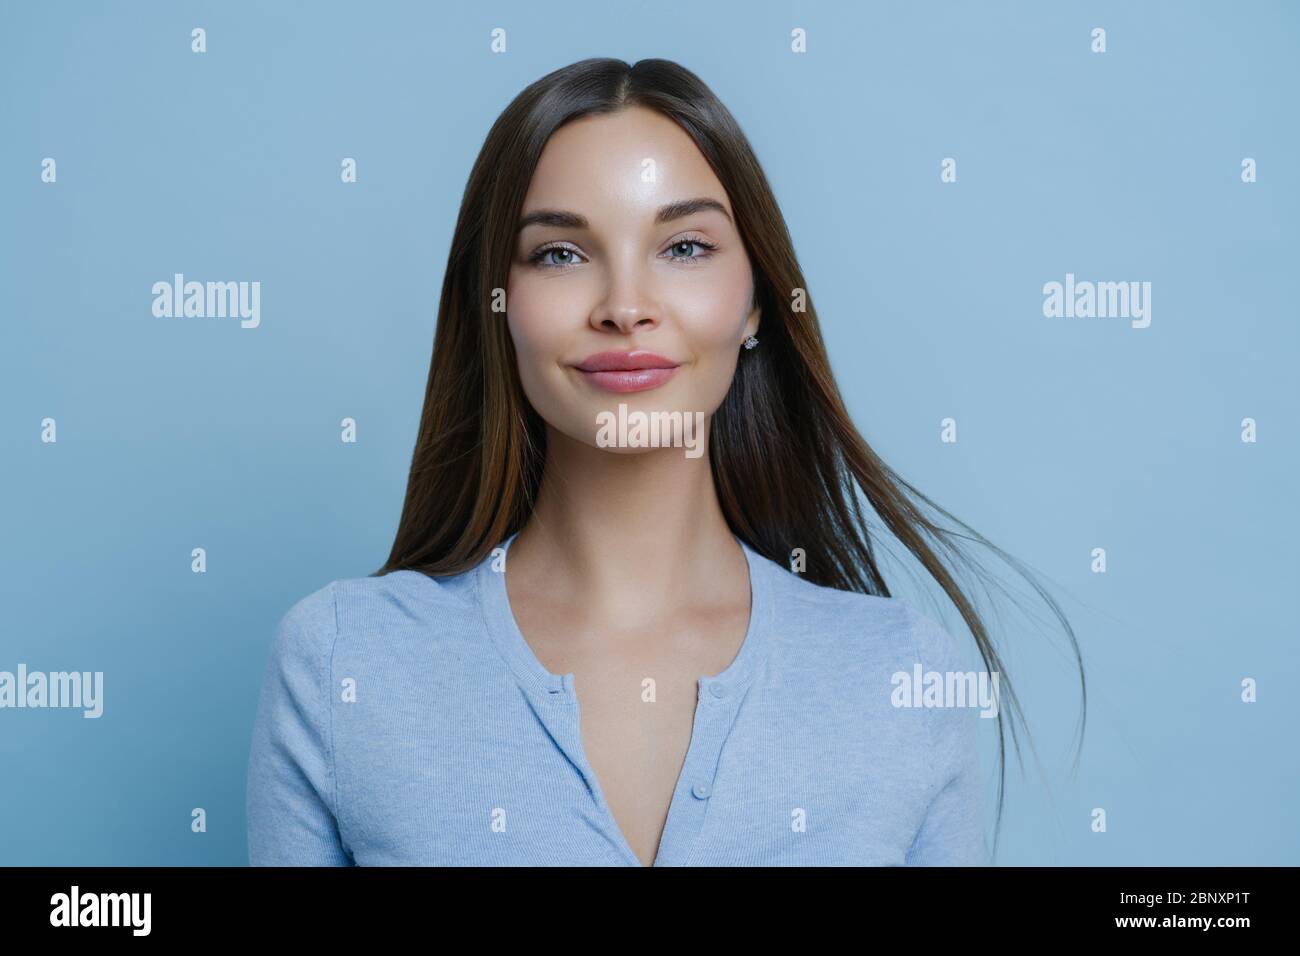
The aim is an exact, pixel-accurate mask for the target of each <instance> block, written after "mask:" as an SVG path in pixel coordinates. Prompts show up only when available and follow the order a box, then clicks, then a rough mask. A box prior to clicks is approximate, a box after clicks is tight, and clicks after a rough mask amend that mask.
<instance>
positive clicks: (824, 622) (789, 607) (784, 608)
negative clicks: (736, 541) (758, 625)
mask: <svg viewBox="0 0 1300 956" xmlns="http://www.w3.org/2000/svg"><path fill="white" fill-rule="evenodd" d="M769 578H770V580H771V582H772V584H771V587H772V610H773V617H774V619H775V621H776V623H777V629H778V631H779V632H781V633H783V634H785V635H786V636H787V641H791V640H794V641H798V642H800V643H802V644H804V645H805V646H809V647H815V648H817V649H818V651H819V652H821V654H822V656H823V658H824V659H829V660H836V661H837V662H838V663H843V664H850V663H854V662H856V663H867V664H871V665H875V666H880V667H885V666H888V667H891V668H895V669H909V668H911V667H912V666H913V665H915V664H916V663H920V664H922V665H923V666H924V667H925V668H926V669H927V670H930V669H934V670H948V669H951V668H952V667H954V666H955V665H956V663H957V662H958V661H959V660H960V659H961V647H960V644H959V643H958V641H957V639H956V638H955V637H954V636H953V635H952V633H951V632H949V631H948V630H947V629H946V628H945V627H944V626H943V625H942V624H940V623H939V622H938V620H937V619H936V618H935V617H933V616H931V615H930V614H928V613H926V612H923V611H921V610H919V609H918V608H917V607H916V606H915V605H913V604H912V603H910V602H909V601H906V600H903V599H901V598H896V597H883V596H880V595H875V594H863V593H861V592H858V591H844V590H840V589H839V588H832V587H826V586H823V585H819V584H815V583H813V582H811V581H809V580H807V579H806V578H803V577H801V576H800V575H798V574H796V573H794V572H792V571H787V570H786V569H784V568H782V567H781V566H779V565H776V564H773V566H772V569H771V572H770V574H769Z"/></svg>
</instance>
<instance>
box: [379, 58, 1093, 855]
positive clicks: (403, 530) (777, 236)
mask: <svg viewBox="0 0 1300 956" xmlns="http://www.w3.org/2000/svg"><path fill="white" fill-rule="evenodd" d="M631 106H642V107H647V108H650V109H654V110H658V111H659V112H660V113H662V114H664V115H665V116H667V117H669V118H670V119H672V120H674V121H675V122H676V123H677V124H678V125H679V126H680V127H681V128H682V129H683V130H684V131H685V132H686V133H687V134H689V135H690V137H691V138H692V139H693V140H694V142H695V145H696V146H697V147H698V148H699V150H700V152H701V153H702V154H703V155H704V158H705V159H706V160H707V161H708V163H709V165H710V166H711V167H712V168H713V171H714V173H715V175H717V177H718V179H719V180H720V181H721V183H722V185H723V187H724V188H725V189H726V190H727V195H728V197H729V198H730V200H731V204H732V209H733V212H734V214H735V224H736V227H737V229H738V231H739V233H740V236H741V239H742V241H743V242H744V245H745V249H746V251H747V252H748V254H749V257H750V262H751V264H752V267H753V272H754V288H755V293H754V294H755V300H756V304H758V305H760V306H761V308H762V320H761V327H762V333H763V344H762V347H761V348H758V349H754V350H752V351H746V352H745V353H743V354H742V356H741V361H740V362H739V363H738V364H737V368H736V374H735V378H734V380H733V382H732V385H731V389H730V391H728V393H727V395H726V398H725V399H724V400H723V402H722V405H721V406H720V407H719V408H718V410H717V411H716V413H715V414H714V415H713V418H712V423H711V433H710V438H709V458H710V462H711V465H712V469H713V478H714V483H715V485H716V488H717V493H718V499H719V501H720V503H721V505H722V511H723V514H724V515H725V516H726V520H727V523H728V524H729V525H730V526H731V529H732V531H733V532H734V533H735V534H736V535H737V536H739V537H740V538H741V539H743V540H744V541H745V542H747V543H748V544H749V545H750V547H752V548H753V549H754V550H755V551H757V552H758V553H759V554H762V555H764V556H765V557H767V558H769V559H770V560H772V561H775V562H776V563H778V564H781V565H787V564H788V563H789V560H790V555H791V552H792V551H793V550H794V549H795V548H801V549H803V552H804V555H805V556H806V568H805V570H804V571H803V572H802V573H803V575H804V576H805V577H806V578H807V579H808V580H810V581H813V582H815V583H817V584H821V585H825V586H828V587H834V588H840V589H843V590H848V591H858V592H862V593H866V594H875V595H880V596H883V597H890V596H891V595H890V591H889V586H888V585H887V584H886V583H885V579H884V578H883V577H882V576H881V573H880V570H879V568H878V567H877V564H876V555H875V545H876V542H875V541H873V538H872V536H871V534H870V533H869V530H868V523H867V518H866V516H865V514H864V510H863V501H862V499H863V498H865V499H866V503H867V504H868V505H869V506H870V507H871V508H872V509H874V511H875V513H876V514H877V515H878V516H879V517H880V519H881V521H882V522H883V523H884V526H885V527H886V528H888V529H889V531H890V532H892V533H893V535H895V536H896V537H897V539H898V540H899V541H900V542H901V543H902V544H903V545H904V546H905V547H906V548H907V549H908V551H910V552H911V553H912V554H913V555H914V556H915V557H916V558H917V560H919V561H920V563H921V565H922V566H923V567H924V568H925V570H926V571H927V572H928V573H929V574H930V575H931V576H932V577H933V578H934V580H935V581H937V582H938V584H939V586H940V587H942V588H943V590H944V592H946V594H947V595H948V597H949V599H951V601H952V603H953V604H954V605H955V606H956V608H957V609H958V611H959V612H960V614H961V616H962V619H963V620H964V621H965V622H966V625H967V626H968V627H969V628H970V631H971V633H972V634H973V635H974V638H975V642H976V645H977V646H978V648H979V652H980V656H981V657H982V658H983V660H984V664H985V666H986V667H987V669H988V670H989V671H990V672H997V673H998V674H999V675H1000V676H999V681H1000V684H1001V698H1002V699H1003V700H1005V701H1006V702H1007V704H1008V709H1009V711H1010V712H1011V717H1012V719H1011V721H1010V726H1011V734H1012V740H1013V742H1014V743H1015V744H1016V749H1017V753H1019V752H1020V751H1019V738H1018V737H1017V736H1016V730H1015V723H1016V720H1017V719H1019V720H1020V722H1021V724H1022V725H1023V724H1024V718H1023V713H1022V711H1021V709H1020V705H1019V703H1018V701H1017V699H1016V695H1015V692H1014V690H1013V689H1012V688H1011V683H1010V681H1009V680H1008V679H1007V677H1006V674H1005V672H1004V670H1003V667H1002V662H1001V659H1000V658H999V656H998V654H997V651H996V650H995V648H994V646H993V643H992V642H991V641H990V639H989V636H988V633H987V631H986V629H985V627H984V624H983V622H982V621H981V619H980V616H979V615H978V614H977V613H976V610H975V607H974V605H973V603H972V602H971V601H970V600H969V599H968V598H967V596H966V594H965V593H964V592H963V590H962V589H961V588H960V587H959V586H958V585H957V582H956V580H955V579H954V576H953V574H952V572H951V571H950V570H949V567H948V564H947V563H946V562H952V563H953V564H954V566H956V565H963V566H966V567H968V568H970V569H973V570H974V571H975V572H976V573H977V574H980V575H981V577H983V572H981V571H980V569H979V567H978V565H977V564H975V563H974V562H973V561H971V560H970V559H969V558H968V557H967V556H966V555H965V554H964V553H963V552H962V549H961V547H960V545H959V543H958V542H959V541H960V540H974V541H978V542H980V543H982V544H984V545H985V546H987V547H988V548H990V549H991V550H993V551H994V552H996V553H997V554H998V555H999V556H1000V557H1002V558H1003V559H1004V560H1006V561H1007V562H1008V563H1009V564H1011V565H1012V566H1013V567H1015V568H1016V569H1017V571H1019V573H1021V574H1022V575H1024V576H1025V577H1026V578H1027V579H1028V580H1029V581H1030V583H1031V584H1032V585H1033V587H1034V589H1035V590H1036V591H1037V592H1038V594H1039V595H1040V596H1041V597H1042V598H1043V599H1044V601H1046V602H1047V604H1048V605H1049V606H1050V607H1051V609H1052V611H1053V612H1054V613H1055V615H1056V617H1057V618H1058V619H1059V620H1060V622H1061V623H1062V625H1063V626H1064V628H1065V631H1066V633H1067V635H1068V636H1069V639H1070V643H1071V645H1072V646H1073V648H1074V654H1075V658H1076V660H1077V661H1078V664H1079V677H1080V686H1081V689H1082V691H1083V702H1084V713H1085V715H1086V707H1087V688H1086V684H1085V683H1084V679H1083V661H1082V657H1081V656H1080V654H1079V646H1078V641H1077V640H1076V639H1075V636H1074V632H1073V630H1072V628H1071V627H1070V625H1069V622H1068V621H1067V620H1066V618H1065V616H1064V614H1063V613H1062V612H1061V610H1060V607H1059V606H1058V605H1057V604H1056V602H1055V601H1054V600H1053V599H1052V598H1051V596H1050V595H1049V594H1048V593H1047V592H1046V591H1045V590H1044V589H1043V588H1042V587H1041V586H1040V585H1039V584H1038V583H1037V582H1035V581H1034V579H1033V578H1032V576H1031V575H1029V573H1028V572H1027V571H1025V570H1024V568H1023V567H1022V566H1021V565H1020V564H1019V563H1018V562H1016V561H1015V560H1014V559H1013V558H1011V557H1010V556H1008V555H1007V554H1006V553H1005V552H1003V551H1002V550H1001V549H999V548H997V547H996V546H994V545H993V544H991V543H990V542H989V541H987V540H986V539H985V538H983V537H982V536H981V535H979V534H978V533H976V532H975V531H973V530H972V529H971V528H969V527H968V526H967V525H965V524H964V523H962V522H960V521H958V520H957V519H956V518H954V517H953V516H952V515H951V514H949V513H948V512H947V511H945V510H943V509H942V508H940V507H939V506H938V505H936V504H934V502H932V501H931V500H930V499H929V498H927V497H926V496H925V495H923V494H921V492H919V491H917V489H916V488H914V487H913V486H912V485H910V484H908V483H907V482H906V481H904V480H903V479H902V478H901V477H900V476H899V475H897V474H896V473H895V472H894V471H893V470H892V469H891V468H890V467H889V466H888V465H886V464H885V463H884V462H883V461H881V459H880V458H879V457H878V456H877V455H876V453H875V452H874V451H872V449H871V448H870V446H868V444H867V443H866V441H865V440H863V438H862V436H861V435H860V434H859V433H858V431H857V429H856V428H855V427H854V425H853V423H852V421H851V420H850V418H849V415H848V412H847V411H846V409H845V406H844V401H843V399H842V398H841V396H840V393H839V389H838V387H837V386H836V384H835V381H834V378H833V377H832V375H831V368H830V362H829V360H828V358H827V355H826V346H825V344H824V343H823V342H822V337H821V331H820V329H819V327H818V322H817V312H816V310H815V308H814V307H813V305H812V299H811V296H809V295H808V294H807V291H806V290H807V288H808V286H807V283H806V282H805V281H804V276H803V272H802V271H801V270H800V268H799V263H798V262H797V261H796V259H795V254H794V246H793V243H792V242H791V239H790V234H789V231H788V230H787V228H786V225H785V220H784V217H783V216H782V214H781V210H780V208H779V207H778V205H777V202H776V199H775V197H774V196H773V193H772V189H771V187H770V186H769V185H768V182H767V177H766V176H765V175H764V173H763V170H762V167H761V166H760V165H759V163H758V159H757V158H756V157H755V155H754V151H753V149H752V148H751V147H750V145H749V142H748V140H747V139H746V137H745V135H744V133H743V132H742V131H741V129H740V127H739V125H738V124H737V123H736V121H735V119H734V118H733V117H732V115H731V114H730V112H728V111H727V109H726V107H725V106H723V104H722V103H721V102H720V101H719V100H718V98H717V97H716V96H714V94H713V92H712V91H711V90H710V89H709V88H708V87H707V86H706V85H705V84H704V83H703V82H702V81H701V80H700V79H699V77H697V76H696V75H695V74H694V73H692V72H691V71H689V70H687V69H685V68H684V67H682V66H680V65H678V64H676V63H673V62H671V61H669V60H661V59H650V60H640V61H638V62H637V63H635V64H629V63H627V62H625V61H623V60H617V59H606V58H595V59H588V60H582V61H580V62H578V63H574V64H572V65H570V66H566V67H564V68H562V69H559V70H556V71H554V72H553V73H550V74H548V75H546V76H544V77H542V78H541V79H540V80H537V81H536V82H535V83H533V84H531V85H530V86H528V87H527V88H526V89H525V90H523V92H521V93H520V94H519V95H518V96H516V97H515V99H514V100H513V101H512V102H511V103H510V105H509V106H507V107H506V109H505V111H504V112H503V113H502V114H501V116H500V117H499V118H498V119H497V121H496V122H495V123H494V124H493V125H492V129H491V130H490V131H489V132H488V135H487V139H486V140H485V142H484V144H483V148H482V150H481V151H480V152H479V154H478V158H477V160H476V161H475V163H474V168H473V170H472V171H471V173H470V177H469V183H468V185H467V186H466V188H465V195H464V197H463V199H462V200H461V207H460V215H459V217H458V218H457V220H456V230H455V234H454V235H453V237H452V243H451V251H450V254H449V255H448V258H447V270H446V274H445V276H444V277H443V284H442V299H441V302H440V304H439V308H438V324H437V330H436V332H435V335H434V340H433V358H432V361H431V362H430V365H429V380H428V384H427V385H426V387H425V394H424V411H423V414H422V415H421V418H420V429H419V435H418V436H417V439H416V444H415V452H414V455H413V457H412V460H411V472H410V476H409V479H408V481H407V486H406V498H405V501H404V502H403V505H402V515H401V520H400V522H399V524H398V528H397V534H396V538H395V539H394V541H393V548H392V552H391V553H390V554H389V556H388V561H387V563H385V564H384V566H383V567H382V568H380V569H379V570H378V571H375V572H373V574H372V575H371V576H372V577H373V576H377V575H383V574H388V573H390V572H392V571H398V570H414V571H420V572H422V573H424V574H428V575H432V576H441V575H453V574H459V573H461V572H463V571H465V570H467V569H469V568H471V567H473V566H474V565H476V564H477V563H479V562H480V561H481V560H482V559H483V558H485V557H486V556H487V555H488V553H489V552H490V551H491V549H492V548H494V547H495V546H497V545H498V544H499V543H500V542H501V541H502V540H504V539H505V538H507V537H508V536H509V535H511V534H513V533H514V532H516V531H518V530H520V529H521V528H522V527H523V526H524V524H525V523H526V522H527V521H528V518H529V515H530V514H531V512H532V507H533V502H534V500H535V496H536V494H537V490H538V487H539V484H540V481H541V476H542V466H543V462H544V460H545V455H546V432H545V427H544V423H543V422H542V420H541V419H540V417H539V416H538V415H537V413H536V412H535V411H534V410H533V409H532V407H531V406H530V405H529V403H528V401H527V399H526V398H525V397H524V393H523V389H522V387H521V385H520V381H519V373H518V367H517V365H516V358H515V351H514V346H513V343H512V341H511V338H510V334H509V330H508V328H507V326H506V322H505V316H504V314H503V313H502V312H501V311H499V310H494V303H496V304H498V305H499V302H500V297H501V296H502V295H503V294H504V293H503V292H502V291H500V290H504V289H505V288H506V285H507V278H508V276H509V269H510V261H511V257H512V250H513V248H514V244H515V241H516V233H517V223H518V221H519V217H520V214H521V211H522V208H523V202H524V196H525V194H526V193H527V190H528V186H529V183H530V182H531V180H532V175H533V171H534V169H535V168H536V166H537V162H538V158H539V157H540V156H541V153H542V148H543V147H544V146H545V145H546V143H547V141H548V140H549V139H550V138H551V135H552V134H553V133H555V131H556V130H557V129H559V128H560V127H561V126H563V125H564V124H565V123H567V122H569V121H570V120H573V119H576V118H578V117H581V116H587V115H593V114H607V113H614V112H617V111H619V110H623V109H626V108H628V107H631ZM796 296H797V297H798V299H796ZM795 301H799V305H800V309H799V310H798V311H796V309H795V305H794V303H795ZM927 508H928V509H929V510H930V511H931V512H933V513H934V514H936V515H938V516H941V517H942V518H945V519H947V521H949V522H951V523H952V524H953V525H955V526H957V527H958V528H960V529H961V531H960V532H958V531H954V530H951V529H950V528H946V527H942V526H941V525H940V524H938V523H936V522H935V521H933V520H931V518H930V517H928V516H927V513H926V509H927ZM944 559H946V561H945V560H944ZM986 590H987V588H986ZM997 720H998V757H999V777H998V804H997V810H998V812H997V819H998V828H1000V825H1001V817H1002V806H1003V799H1004V792H1003V791H1004V786H1005V781H1006V736H1005V726H1004V722H1003V718H1002V709H1001V708H999V711H998V718H997ZM1082 732H1083V724H1082V723H1081V724H1080V740H1082ZM1031 746H1032V744H1031ZM1076 759H1077V756H1076ZM996 842H997V831H996V829H995V835H994V844H995V846H996Z"/></svg>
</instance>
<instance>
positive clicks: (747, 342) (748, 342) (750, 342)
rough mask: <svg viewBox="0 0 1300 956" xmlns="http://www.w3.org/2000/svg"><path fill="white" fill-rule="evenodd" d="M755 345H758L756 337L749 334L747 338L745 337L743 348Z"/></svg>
mask: <svg viewBox="0 0 1300 956" xmlns="http://www.w3.org/2000/svg"><path fill="white" fill-rule="evenodd" d="M757 346H758V339H756V338H754V336H752V335H751V336H750V337H749V338H747V339H745V348H747V349H752V348H756V347H757Z"/></svg>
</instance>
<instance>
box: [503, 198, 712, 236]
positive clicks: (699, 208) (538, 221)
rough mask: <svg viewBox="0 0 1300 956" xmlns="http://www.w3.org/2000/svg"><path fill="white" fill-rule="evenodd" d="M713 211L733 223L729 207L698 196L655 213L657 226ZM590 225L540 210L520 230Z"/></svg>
mask: <svg viewBox="0 0 1300 956" xmlns="http://www.w3.org/2000/svg"><path fill="white" fill-rule="evenodd" d="M707 210H713V211H714V212H720V213H722V215H724V216H726V217H727V222H731V216H730V214H729V213H728V212H727V207H726V206H724V205H722V203H720V202H718V201H717V200H716V199H710V198H709V197H707V196H698V197H696V198H695V199H681V200H678V201H677V202H670V203H668V204H667V205H666V206H660V207H659V211H658V212H657V213H655V223H656V225H658V224H661V223H665V222H672V221H673V220H674V219H681V218H682V217H684V216H690V215H694V214H695V213H697V212H705V211H707ZM589 225H590V223H588V222H587V217H586V216H581V215H579V214H578V213H576V212H569V211H568V210H565V209H538V210H536V211H534V212H530V213H529V214H528V215H526V216H524V217H523V218H522V219H520V220H519V229H518V230H517V231H519V232H523V231H524V229H526V228H527V227H528V226H556V227H558V228H560V229H586V228H587V227H588V226H589Z"/></svg>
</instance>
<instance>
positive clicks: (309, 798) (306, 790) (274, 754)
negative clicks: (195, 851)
mask: <svg viewBox="0 0 1300 956" xmlns="http://www.w3.org/2000/svg"><path fill="white" fill-rule="evenodd" d="M334 602H335V595H334V585H333V582H331V584H329V585H327V586H326V587H324V588H321V589H320V590H319V591H316V592H315V593H313V594H310V595H308V596H307V597H305V598H303V599H302V600H300V601H298V603H297V604H295V605H294V606H293V607H291V608H290V609H289V610H288V612H286V613H285V615H284V616H283V617H282V618H281V619H280V622H279V624H278V626H277V628H276V630H275V635H274V637H273V639H272V641H271V650H270V658H269V660H268V662H267V665H266V669H265V672H264V675H263V679H262V688H261V694H260V697H259V700H258V707H257V716H256V718H255V721H254V725H253V735H252V745H251V748H250V751H249V760H248V780H247V812H248V859H249V863H250V865H252V866H349V865H351V864H352V860H351V858H350V856H349V854H348V852H347V851H346V850H345V848H344V847H343V843H342V840H341V837H340V834H339V827H338V808H337V805H336V802H335V800H336V794H335V782H334V763H333V752H332V751H333V738H332V734H331V732H330V726H331V725H330V697H329V694H330V692H331V688H330V686H329V685H330V680H331V678H330V676H329V668H330V658H331V655H332V653H333V648H334V642H335V639H336V637H337V623H336V621H337V619H336V616H335V604H334Z"/></svg>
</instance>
